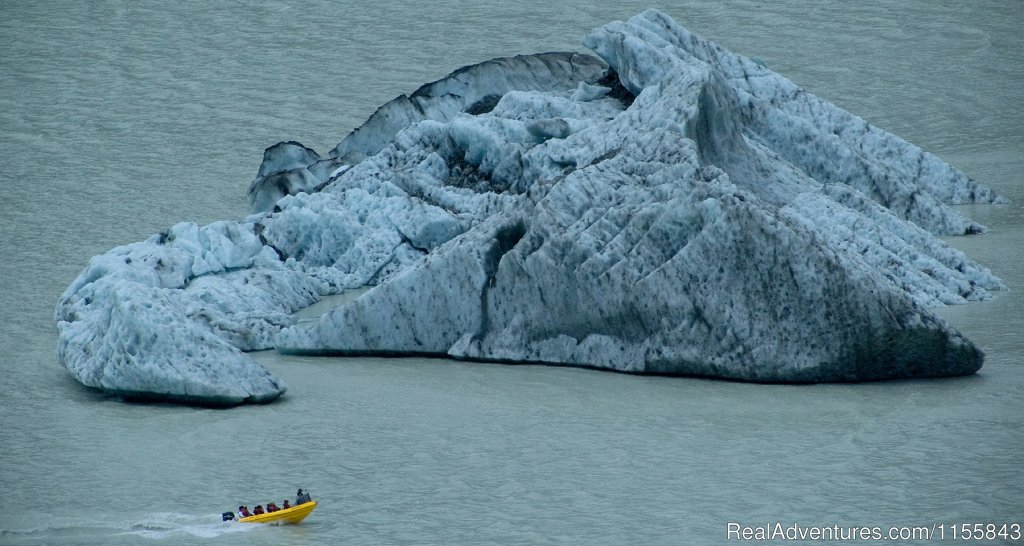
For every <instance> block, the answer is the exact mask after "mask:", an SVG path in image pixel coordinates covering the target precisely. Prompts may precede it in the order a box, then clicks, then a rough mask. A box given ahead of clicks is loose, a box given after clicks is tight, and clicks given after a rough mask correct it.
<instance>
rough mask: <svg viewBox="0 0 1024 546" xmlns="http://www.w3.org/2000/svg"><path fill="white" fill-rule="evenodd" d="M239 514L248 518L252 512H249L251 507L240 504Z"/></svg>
mask: <svg viewBox="0 0 1024 546" xmlns="http://www.w3.org/2000/svg"><path fill="white" fill-rule="evenodd" d="M238 515H239V516H241V517H243V518H247V517H249V516H251V515H252V514H250V513H249V507H248V506H239V507H238Z"/></svg>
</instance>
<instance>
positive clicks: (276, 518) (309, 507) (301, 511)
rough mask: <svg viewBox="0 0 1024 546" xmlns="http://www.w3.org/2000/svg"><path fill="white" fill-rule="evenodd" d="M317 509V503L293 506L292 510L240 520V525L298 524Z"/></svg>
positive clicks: (267, 513)
mask: <svg viewBox="0 0 1024 546" xmlns="http://www.w3.org/2000/svg"><path fill="white" fill-rule="evenodd" d="M314 508H316V501H309V502H304V503H302V504H300V505H298V506H292V507H290V508H284V509H282V510H278V511H276V512H266V513H264V514H256V515H252V516H249V517H245V518H240V519H239V520H238V522H239V523H276V524H279V525H284V524H288V523H298V522H300V521H302V520H304V519H306V516H308V515H309V514H310V512H312V511H313V509H314Z"/></svg>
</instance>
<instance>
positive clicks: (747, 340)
mask: <svg viewBox="0 0 1024 546" xmlns="http://www.w3.org/2000/svg"><path fill="white" fill-rule="evenodd" d="M584 44H585V45H586V46H587V47H588V48H589V49H590V50H591V51H593V52H594V53H595V54H596V55H597V56H596V57H595V56H591V55H586V54H581V53H543V54H538V55H524V56H517V57H510V58H503V59H495V60H492V61H488V62H485V63H481V64H478V65H473V66H470V67H466V68H462V69H459V70H457V71H455V72H453V73H452V74H450V75H449V76H447V77H446V78H443V79H441V80H438V81H436V82H432V83H429V84H426V85H424V86H423V87H421V88H420V89H419V90H417V91H416V92H414V93H412V94H411V95H408V96H406V95H402V96H400V97H398V98H396V99H395V100H393V101H391V102H389V103H387V104H385V105H384V106H382V107H381V108H380V109H378V110H377V112H375V113H374V114H373V115H372V116H370V118H369V119H368V120H367V121H366V123H364V124H363V125H362V126H361V127H359V128H357V129H356V130H354V131H352V132H351V133H350V134H349V135H348V136H346V137H345V138H344V139H343V140H342V141H341V143H339V144H338V146H337V147H335V148H334V149H332V150H331V151H330V152H329V153H328V154H327V155H326V156H321V155H320V154H318V153H317V152H315V151H313V150H311V149H309V148H307V147H305V146H303V145H302V144H300V143H297V142H282V143H280V144H277V145H275V146H272V147H270V148H268V149H267V150H266V152H265V153H264V158H263V162H262V164H261V166H260V168H259V171H258V173H257V176H256V178H255V180H253V182H252V184H251V185H250V188H249V198H250V203H251V205H252V215H250V216H249V217H247V218H245V219H244V220H241V221H234V222H232V221H224V222H216V223H214V224H210V225H208V226H203V227H199V226H196V225H194V224H178V225H176V226H174V227H172V228H171V229H169V230H168V231H167V232H165V233H162V234H158V235H155V236H153V237H151V238H150V239H148V240H146V241H143V242H139V243H134V244H131V245H127V246H123V247H119V248H115V249H113V250H111V251H110V252H108V253H106V254H104V255H101V256H97V257H95V258H93V259H92V261H91V262H90V263H89V265H88V266H87V267H86V269H85V270H84V271H83V272H82V274H81V275H80V276H79V277H78V278H77V279H76V280H75V281H74V282H73V283H72V284H71V285H70V286H69V287H68V289H67V290H66V291H65V292H64V294H63V295H62V296H61V298H60V300H59V302H58V304H57V309H56V319H57V321H58V329H59V345H58V357H59V359H60V361H61V362H62V363H63V364H64V366H65V367H67V369H68V370H69V371H70V372H71V373H72V375H73V376H74V377H75V378H76V379H77V380H78V381H80V382H81V383H83V384H85V385H87V386H89V387H94V388H97V389H101V390H104V391H108V392H111V393H115V394H120V395H123V396H127V397H143V398H158V399H166V400H172V401H179V402H185V403H202V404H217V405H234V404H242V403H250V402H267V401H270V400H273V399H275V398H277V397H278V396H280V395H281V394H283V393H284V392H285V390H286V387H285V385H284V383H283V382H282V381H281V380H280V379H278V378H276V377H274V376H273V375H271V374H270V373H269V372H268V371H267V370H266V369H264V368H263V367H261V366H260V365H258V364H257V363H255V362H254V361H253V360H252V359H251V358H249V357H248V356H247V355H246V354H245V352H246V351H251V350H259V349H268V348H276V349H277V350H279V351H283V352H287V353H302V354H429V355H446V356H450V357H454V358H464V359H472V360H482V361H500V362H516V363H545V364H558V365H571V366H583V367H591V368H602V369H610V370H617V371H623V372H632V373H656V374H669V375H687V376H702V377H714V378H729V379H738V380H746V381H758V382H798V383H799V382H822V381H869V380H882V379H893V378H908V377H938V376H953V375H964V374H971V373H974V372H976V371H977V370H978V369H980V367H981V366H982V363H983V354H982V352H981V350H980V349H978V348H977V347H976V346H975V345H974V344H973V343H971V341H970V340H968V339H966V338H965V337H964V336H962V335H961V334H960V333H959V332H957V331H955V330H954V329H952V328H950V327H949V326H948V325H946V324H945V323H944V322H943V321H942V320H941V319H939V318H937V317H936V316H935V315H934V314H933V313H931V312H930V311H929V308H931V307H936V306H942V305H950V304H961V303H965V302H967V301H969V300H984V299H988V298H990V297H991V292H992V291H994V290H1002V289H1004V288H1005V286H1004V285H1003V284H1002V282H1001V281H1000V280H999V279H998V278H996V277H995V276H994V275H993V274H992V273H991V272H990V271H989V270H988V269H986V268H985V267H983V266H981V265H979V264H977V263H976V262H974V261H973V260H971V259H970V258H969V257H967V256H965V255H964V254H963V253H961V252H959V251H957V250H955V249H953V248H951V247H949V246H948V245H947V244H946V243H944V242H943V241H942V240H941V239H940V238H939V236H940V235H962V234H977V233H982V232H984V231H985V228H984V226H982V225H980V224H978V223H976V222H974V221H972V220H970V219H968V218H965V217H964V216H962V215H961V214H959V213H958V212H957V211H956V210H955V209H953V208H952V207H951V206H950V205H952V204H958V203H999V202H1003V201H1004V200H1003V198H1002V197H1000V196H998V195H996V194H995V193H994V192H993V191H992V190H990V189H989V188H987V187H985V186H984V185H982V184H980V183H978V182H977V181H975V180H972V179H970V178H969V177H967V176H966V175H964V174H963V173H961V172H960V171H958V170H956V169H955V168H953V167H952V166H950V165H948V164H946V163H945V162H943V161H941V160H940V159H939V158H937V157H935V156H934V155H932V154H930V153H928V152H925V151H923V150H921V149H920V148H918V147H916V146H914V145H913V144H910V143H908V142H906V141H904V140H903V139H901V138H899V137H897V136H895V135H892V134H890V133H887V132H885V131H883V130H881V129H879V128H877V127H875V126H872V125H871V124H870V123H868V122H867V121H864V120H863V119H861V118H859V117H857V116H855V115H853V114H851V113H849V112H846V111H844V110H842V109H840V108H838V107H837V106H835V105H834V104H831V103H829V102H827V101H825V100H823V99H821V98H819V97H816V96H814V95H813V94H810V93H808V92H806V91H804V90H803V89H800V88H799V87H797V86H796V85H795V84H793V83H792V82H790V81H789V80H787V79H786V78H784V77H783V76H781V75H779V74H776V73H775V72H772V71H771V70H769V69H768V68H766V67H765V66H764V65H763V63H759V62H756V61H754V60H751V59H748V58H746V57H743V56H740V55H737V54H734V53H732V52H730V51H728V50H726V49H724V48H722V47H721V46H719V45H718V44H715V43H713V42H710V41H707V40H705V39H703V38H700V37H699V36H697V35H695V34H692V33H691V32H689V31H688V30H686V29H685V28H683V27H681V26H679V25H678V24H677V23H675V22H674V21H673V20H672V19H671V18H669V17H668V16H666V15H665V14H663V13H660V12H658V11H655V10H648V11H645V12H643V13H641V14H639V15H637V16H635V17H632V18H631V19H629V20H628V21H618V22H613V23H610V24H608V25H605V26H602V27H600V28H597V29H595V30H593V31H592V32H591V33H589V34H588V35H587V36H586V37H585V39H584ZM359 287H372V288H371V289H370V290H368V291H366V292H365V293H363V294H362V295H360V296H359V297H357V298H356V299H354V300H352V301H349V302H347V303H344V304H342V305H339V306H337V307H336V308H334V309H333V310H331V311H329V312H327V313H325V314H324V315H323V316H322V317H320V319H319V320H317V321H314V322H313V323H312V324H305V323H302V324H300V323H298V322H297V321H296V319H295V318H294V313H295V312H296V311H298V310H300V309H303V308H305V307H307V306H309V305H311V304H312V303H314V302H316V301H317V300H319V299H320V298H321V297H323V296H327V295H331V294H339V293H342V292H344V291H346V290H349V289H353V288H359Z"/></svg>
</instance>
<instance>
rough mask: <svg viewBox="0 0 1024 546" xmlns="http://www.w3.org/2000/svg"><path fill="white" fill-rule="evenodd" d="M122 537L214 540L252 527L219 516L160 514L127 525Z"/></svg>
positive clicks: (150, 515) (249, 529) (218, 514)
mask: <svg viewBox="0 0 1024 546" xmlns="http://www.w3.org/2000/svg"><path fill="white" fill-rule="evenodd" d="M127 527H128V528H127V529H125V530H124V531H123V532H121V533H119V534H121V535H136V536H141V537H145V538H152V539H166V538H172V537H176V536H194V537H200V538H213V537H217V536H220V535H224V534H228V533H244V532H247V531H251V530H252V528H251V527H252V526H246V525H238V524H236V523H235V522H233V521H221V515H220V513H217V514H205V515H195V514H180V513H174V512H158V513H154V514H149V515H148V516H147V517H146V518H145V519H143V520H141V521H138V522H133V523H130V524H128V525H127Z"/></svg>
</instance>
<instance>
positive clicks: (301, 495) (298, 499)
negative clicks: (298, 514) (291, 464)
mask: <svg viewBox="0 0 1024 546" xmlns="http://www.w3.org/2000/svg"><path fill="white" fill-rule="evenodd" d="M311 500H313V499H311V498H309V492H308V491H306V492H303V491H302V490H301V489H299V492H298V493H296V494H295V506H298V505H300V504H302V503H306V502H309V501H311Z"/></svg>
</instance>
